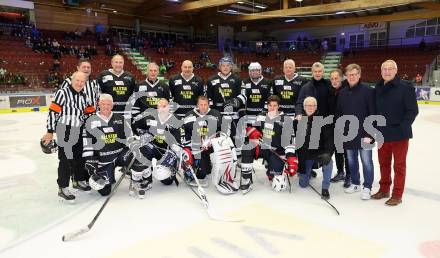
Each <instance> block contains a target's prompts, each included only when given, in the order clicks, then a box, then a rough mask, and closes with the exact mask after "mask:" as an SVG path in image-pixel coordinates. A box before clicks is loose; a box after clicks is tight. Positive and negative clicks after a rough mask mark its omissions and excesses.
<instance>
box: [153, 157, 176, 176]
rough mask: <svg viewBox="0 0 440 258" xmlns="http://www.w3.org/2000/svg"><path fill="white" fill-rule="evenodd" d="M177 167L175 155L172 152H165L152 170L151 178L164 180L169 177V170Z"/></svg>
mask: <svg viewBox="0 0 440 258" xmlns="http://www.w3.org/2000/svg"><path fill="white" fill-rule="evenodd" d="M176 166H177V155H176V153H175V152H174V151H171V150H167V151H166V152H165V154H164V155H163V156H162V158H161V159H160V160H159V161H158V164H157V165H156V166H155V167H154V168H153V177H154V178H155V179H156V180H165V179H167V178H170V177H171V170H172V169H174V168H175V167H176Z"/></svg>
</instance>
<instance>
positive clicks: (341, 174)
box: [330, 172, 345, 183]
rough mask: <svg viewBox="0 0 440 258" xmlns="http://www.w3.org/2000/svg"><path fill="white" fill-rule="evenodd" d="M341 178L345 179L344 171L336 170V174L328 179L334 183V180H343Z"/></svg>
mask: <svg viewBox="0 0 440 258" xmlns="http://www.w3.org/2000/svg"><path fill="white" fill-rule="evenodd" d="M343 180H345V175H344V172H338V173H337V174H336V176H334V177H333V178H332V179H330V182H332V183H336V182H339V181H343Z"/></svg>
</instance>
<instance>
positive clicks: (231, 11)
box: [226, 9, 237, 13]
mask: <svg viewBox="0 0 440 258" xmlns="http://www.w3.org/2000/svg"><path fill="white" fill-rule="evenodd" d="M226 11H227V12H230V13H237V11H235V10H232V9H228V10H226Z"/></svg>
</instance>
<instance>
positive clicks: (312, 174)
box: [310, 170, 318, 177]
mask: <svg viewBox="0 0 440 258" xmlns="http://www.w3.org/2000/svg"><path fill="white" fill-rule="evenodd" d="M310 175H311V176H312V177H316V176H317V175H318V174H317V173H316V172H315V170H312V172H311V173H310Z"/></svg>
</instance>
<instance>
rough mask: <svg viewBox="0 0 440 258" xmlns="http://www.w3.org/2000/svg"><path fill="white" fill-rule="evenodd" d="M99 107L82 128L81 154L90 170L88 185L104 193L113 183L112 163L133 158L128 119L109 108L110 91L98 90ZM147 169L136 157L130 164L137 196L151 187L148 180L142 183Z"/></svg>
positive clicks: (113, 167)
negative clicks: (99, 93) (82, 147)
mask: <svg viewBox="0 0 440 258" xmlns="http://www.w3.org/2000/svg"><path fill="white" fill-rule="evenodd" d="M99 109H100V110H99V112H98V113H97V114H96V115H94V116H91V117H90V118H88V119H87V122H86V125H85V129H84V130H83V137H84V149H83V157H84V158H85V159H86V164H85V167H86V168H87V170H88V171H89V174H90V179H89V184H90V186H91V187H92V188H93V189H94V190H97V191H98V192H99V193H100V194H101V195H103V196H106V195H109V194H110V192H111V186H112V184H113V183H115V173H114V171H115V167H116V166H127V165H128V164H129V163H130V161H131V159H132V158H133V154H132V153H130V151H129V150H130V149H129V144H130V143H131V142H132V141H130V139H133V138H132V135H131V128H130V125H129V124H128V121H127V120H125V119H124V117H123V115H122V114H118V113H113V112H112V109H113V98H112V96H111V95H109V94H106V93H104V94H101V98H100V100H99ZM148 172H149V171H148V166H146V165H145V164H143V162H141V161H140V160H139V159H135V161H134V163H133V165H132V166H131V180H132V185H133V188H134V189H135V190H136V191H137V193H138V196H139V198H143V197H144V196H145V193H146V191H147V190H148V189H150V186H149V184H142V183H143V182H142V180H143V178H145V174H147V177H148Z"/></svg>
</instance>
